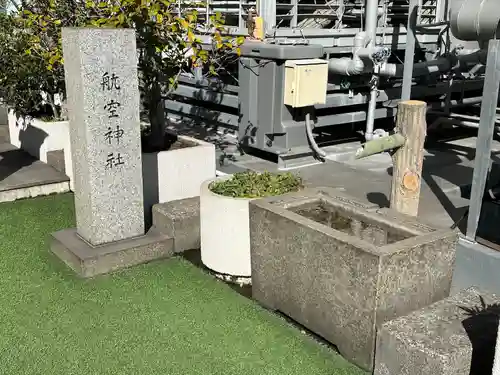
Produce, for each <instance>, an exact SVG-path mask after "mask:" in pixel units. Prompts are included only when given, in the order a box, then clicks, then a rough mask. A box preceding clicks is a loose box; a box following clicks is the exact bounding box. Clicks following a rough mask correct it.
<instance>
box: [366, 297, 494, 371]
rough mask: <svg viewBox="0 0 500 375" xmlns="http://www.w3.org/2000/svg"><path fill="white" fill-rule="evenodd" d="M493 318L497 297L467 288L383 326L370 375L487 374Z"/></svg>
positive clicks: (490, 359) (489, 364)
mask: <svg viewBox="0 0 500 375" xmlns="http://www.w3.org/2000/svg"><path fill="white" fill-rule="evenodd" d="M499 313H500V298H499V297H498V296H495V295H493V294H486V293H484V292H481V291H480V290H479V289H477V288H470V289H467V290H464V291H461V292H459V293H457V294H455V295H453V296H452V297H449V298H446V299H444V300H442V301H439V302H436V303H434V304H432V305H430V306H428V307H425V308H423V309H421V310H418V311H415V312H413V313H411V314H409V315H407V316H402V317H399V318H397V319H394V320H392V321H389V322H386V323H385V324H384V325H382V327H380V329H379V332H378V335H377V354H376V358H375V371H374V375H420V374H425V375H487V374H491V370H492V366H493V360H494V355H495V342H496V336H497V328H498V318H499Z"/></svg>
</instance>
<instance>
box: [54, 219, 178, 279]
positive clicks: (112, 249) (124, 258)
mask: <svg viewBox="0 0 500 375" xmlns="http://www.w3.org/2000/svg"><path fill="white" fill-rule="evenodd" d="M173 249H174V241H173V239H172V238H170V237H168V236H166V235H164V234H162V233H160V232H158V231H156V230H154V229H152V230H150V231H149V232H148V233H146V235H144V236H140V237H136V238H131V239H126V240H122V241H117V242H113V243H109V244H105V245H99V246H93V245H92V244H90V243H89V242H87V241H85V240H84V239H83V238H82V237H80V236H79V235H78V234H77V231H76V229H64V230H62V231H59V232H56V233H53V234H52V241H51V250H52V252H53V253H54V254H55V255H57V256H58V257H59V258H60V259H61V260H62V261H63V262H64V263H66V264H67V265H68V266H69V267H70V268H71V269H73V270H74V271H75V272H76V273H77V274H78V275H79V276H81V277H84V278H87V277H93V276H96V275H100V274H105V273H109V272H112V271H116V270H119V269H122V268H126V267H131V266H134V265H137V264H142V263H147V262H149V261H152V260H156V259H163V258H168V257H169V256H171V255H172V254H173V252H174V251H173Z"/></svg>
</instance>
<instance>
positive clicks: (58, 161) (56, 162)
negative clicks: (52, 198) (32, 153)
mask: <svg viewBox="0 0 500 375" xmlns="http://www.w3.org/2000/svg"><path fill="white" fill-rule="evenodd" d="M64 163H65V160H64V150H57V151H48V152H47V164H48V165H50V166H51V167H53V168H54V169H55V170H56V171H59V172H61V173H66V169H65V167H64Z"/></svg>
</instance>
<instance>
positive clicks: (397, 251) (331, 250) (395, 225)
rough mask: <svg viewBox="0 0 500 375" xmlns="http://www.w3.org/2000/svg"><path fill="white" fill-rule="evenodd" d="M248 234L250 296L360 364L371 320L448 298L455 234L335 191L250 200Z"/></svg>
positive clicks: (371, 349) (367, 363) (371, 342)
mask: <svg viewBox="0 0 500 375" xmlns="http://www.w3.org/2000/svg"><path fill="white" fill-rule="evenodd" d="M250 232H251V236H250V238H251V262H252V294H253V297H254V298H255V299H256V300H257V301H259V302H260V303H261V304H262V305H264V306H266V307H268V308H270V309H273V310H278V311H281V312H282V313H284V314H285V315H287V316H289V317H290V318H292V319H294V320H295V321H297V322H298V323H300V324H302V325H303V326H305V327H306V328H308V329H310V330H311V331H313V332H315V333H316V334H318V335H319V336H321V337H323V338H325V339H326V340H328V341H329V342H331V343H333V344H335V345H336V346H337V348H338V350H339V352H340V353H341V354H342V355H343V356H344V357H346V358H347V359H348V360H350V361H351V362H353V363H355V364H357V365H358V366H360V367H362V368H364V369H366V370H370V371H371V370H372V369H373V362H374V355H375V338H376V332H377V327H378V326H379V325H380V324H382V323H384V322H386V321H388V320H391V319H394V318H396V317H398V316H401V315H406V314H408V313H409V312H411V311H414V310H417V309H419V308H422V307H424V306H428V305H430V304H431V303H433V302H436V301H439V300H441V299H443V298H445V297H447V296H448V295H449V291H450V284H451V277H452V272H453V263H454V259H455V247H456V242H457V234H456V233H454V232H453V231H451V230H448V229H446V230H441V229H439V228H433V227H430V226H428V225H426V224H424V223H422V222H420V221H418V220H416V219H414V218H411V217H407V216H404V215H400V214H398V213H397V212H394V211H391V210H381V209H379V208H378V207H375V206H374V205H369V204H366V203H364V202H360V201H357V200H356V199H354V198H351V197H349V196H347V195H344V194H342V193H341V192H339V191H338V190H335V189H328V188H318V189H305V190H303V191H300V192H297V193H291V194H286V195H283V196H279V197H272V198H265V199H260V200H256V201H252V202H250ZM422 374H424V373H422ZM426 375H427V374H426Z"/></svg>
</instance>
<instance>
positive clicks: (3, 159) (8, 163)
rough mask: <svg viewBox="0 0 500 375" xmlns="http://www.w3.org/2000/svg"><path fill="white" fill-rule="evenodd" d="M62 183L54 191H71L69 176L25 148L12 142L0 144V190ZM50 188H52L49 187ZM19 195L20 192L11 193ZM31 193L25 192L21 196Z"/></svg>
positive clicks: (5, 190) (8, 190)
mask: <svg viewBox="0 0 500 375" xmlns="http://www.w3.org/2000/svg"><path fill="white" fill-rule="evenodd" d="M55 184H57V185H60V186H59V188H63V187H64V186H66V188H65V189H62V190H60V189H59V188H58V189H56V190H55V191H53V192H56V191H57V192H64V191H69V179H68V177H67V176H66V175H65V174H63V173H61V172H59V171H57V170H55V169H54V168H52V167H51V166H49V165H47V164H45V163H43V162H41V161H39V160H36V159H35V158H33V157H32V156H30V155H28V154H27V153H26V152H24V151H23V150H20V149H18V148H17V147H15V146H13V145H11V144H10V143H1V144H0V192H11V191H15V190H19V189H29V188H37V187H43V186H48V185H55ZM49 190H50V189H49ZM9 196H13V197H15V196H18V194H9ZM28 196H31V195H29V194H28V195H26V194H25V193H23V194H21V195H19V197H23V198H26V197H28Z"/></svg>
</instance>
